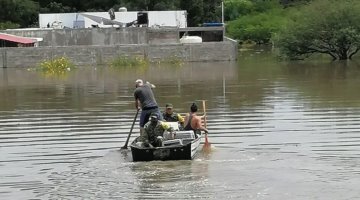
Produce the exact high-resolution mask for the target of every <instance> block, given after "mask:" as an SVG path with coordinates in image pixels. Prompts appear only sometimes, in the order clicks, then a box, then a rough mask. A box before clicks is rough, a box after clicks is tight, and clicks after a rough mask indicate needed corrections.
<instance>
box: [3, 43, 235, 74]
mask: <svg viewBox="0 0 360 200" xmlns="http://www.w3.org/2000/svg"><path fill="white" fill-rule="evenodd" d="M120 55H121V56H124V55H126V56H141V57H145V58H148V59H149V60H152V61H155V60H161V59H169V58H173V57H176V58H178V59H181V60H183V61H191V62H194V61H227V60H236V57H237V48H236V43H234V42H231V41H226V42H207V43H199V44H166V45H165V44H142V45H107V46H71V47H27V48H1V49H0V67H8V68H11V67H34V66H37V65H38V64H39V63H40V62H41V61H42V60H48V59H51V58H55V57H59V56H66V57H68V58H70V60H71V61H72V62H73V63H74V64H75V65H104V64H105V65H106V64H107V63H109V62H111V61H112V60H113V59H114V58H116V57H117V56H120Z"/></svg>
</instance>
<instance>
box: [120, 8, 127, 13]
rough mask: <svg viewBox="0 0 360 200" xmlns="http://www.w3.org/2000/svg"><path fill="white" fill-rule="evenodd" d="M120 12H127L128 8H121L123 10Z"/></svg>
mask: <svg viewBox="0 0 360 200" xmlns="http://www.w3.org/2000/svg"><path fill="white" fill-rule="evenodd" d="M119 12H127V8H125V7H121V8H119Z"/></svg>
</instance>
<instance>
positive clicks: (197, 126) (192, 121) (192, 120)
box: [184, 103, 208, 137]
mask: <svg viewBox="0 0 360 200" xmlns="http://www.w3.org/2000/svg"><path fill="white" fill-rule="evenodd" d="M197 110H198V107H197V105H196V104H195V103H193V104H192V105H191V107H190V113H189V114H187V115H186V117H185V124H186V125H185V127H184V130H186V131H188V130H193V131H194V133H195V137H197V134H200V131H205V133H208V130H207V129H206V128H205V127H204V126H202V125H201V117H200V116H197V115H196V112H197Z"/></svg>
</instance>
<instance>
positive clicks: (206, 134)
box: [202, 100, 211, 152]
mask: <svg viewBox="0 0 360 200" xmlns="http://www.w3.org/2000/svg"><path fill="white" fill-rule="evenodd" d="M202 103H203V111H204V127H205V128H207V121H206V117H207V116H206V104H205V100H203V101H202ZM210 149H211V146H210V143H209V139H208V133H205V144H204V146H203V151H206V152H209V151H210Z"/></svg>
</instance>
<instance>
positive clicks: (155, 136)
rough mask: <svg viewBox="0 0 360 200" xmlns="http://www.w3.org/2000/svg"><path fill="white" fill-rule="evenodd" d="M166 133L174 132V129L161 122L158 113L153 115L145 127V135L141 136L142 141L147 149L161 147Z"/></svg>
mask: <svg viewBox="0 0 360 200" xmlns="http://www.w3.org/2000/svg"><path fill="white" fill-rule="evenodd" d="M164 131H170V132H172V128H171V127H170V126H168V125H167V124H166V123H164V122H162V121H160V120H159V116H158V115H157V114H156V113H152V114H151V115H150V120H149V122H147V123H146V124H145V126H144V134H142V135H141V138H140V141H141V142H143V144H144V146H145V147H151V146H154V147H160V146H162V142H163V134H164ZM159 136H160V137H159Z"/></svg>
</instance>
